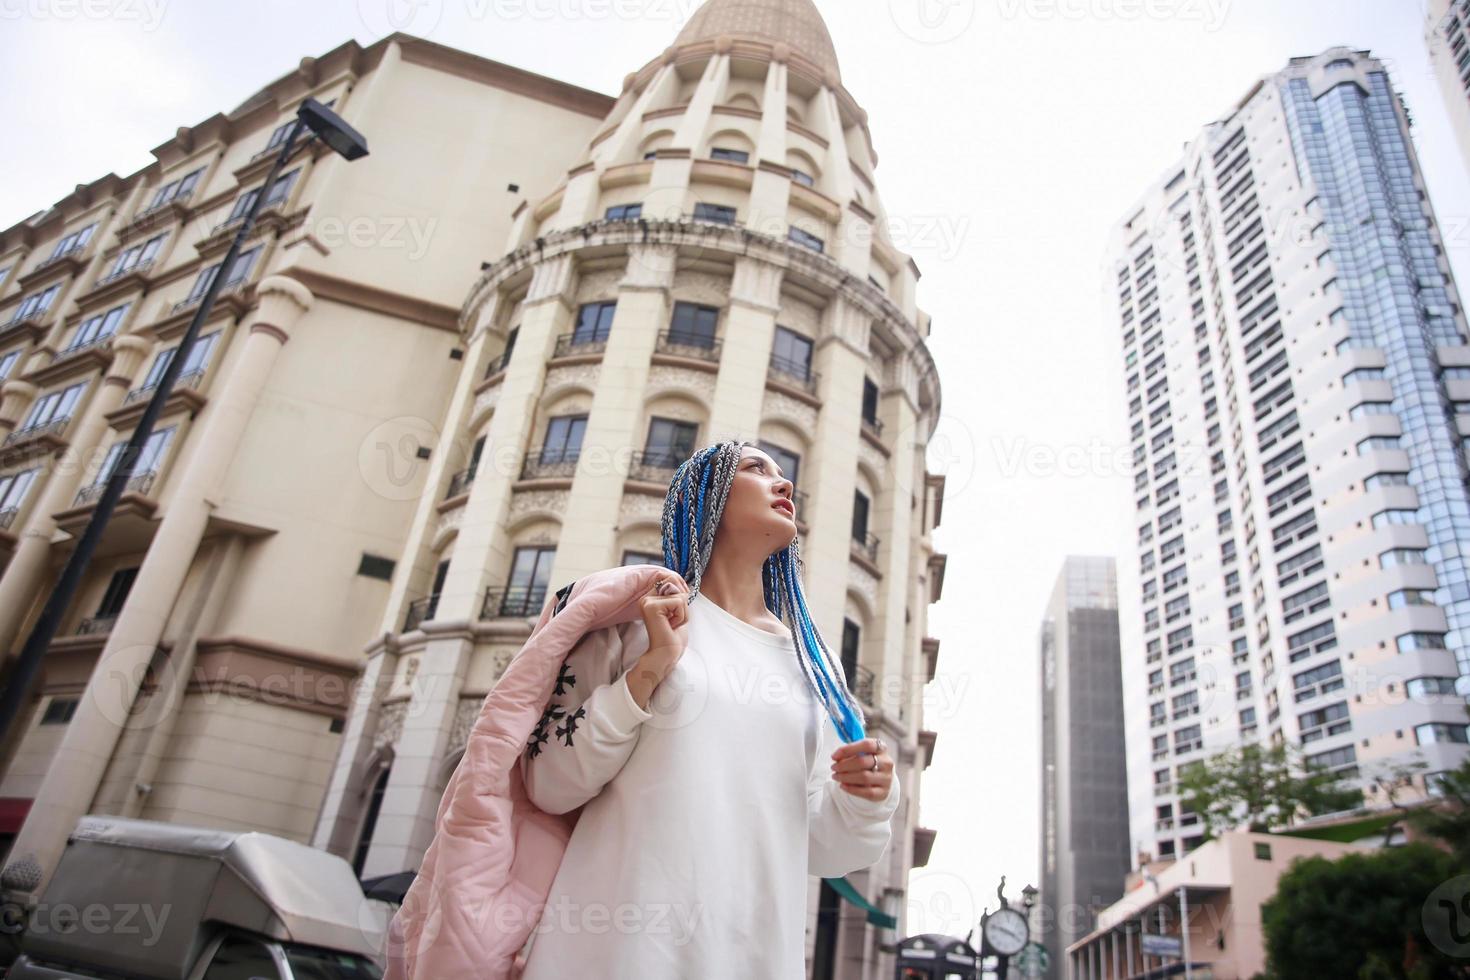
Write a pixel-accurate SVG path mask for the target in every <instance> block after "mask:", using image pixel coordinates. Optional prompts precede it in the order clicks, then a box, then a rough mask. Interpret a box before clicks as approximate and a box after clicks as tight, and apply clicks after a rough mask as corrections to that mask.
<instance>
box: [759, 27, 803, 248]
mask: <svg viewBox="0 0 1470 980" xmlns="http://www.w3.org/2000/svg"><path fill="white" fill-rule="evenodd" d="M790 53H791V52H790V49H789V48H788V47H787V46H786V45H784V44H778V45H777V46H776V50H775V53H774V54H773V55H772V61H771V62H770V64H768V65H767V66H766V89H765V93H764V101H763V103H762V105H761V127H760V133H759V141H758V143H757V144H756V152H755V159H754V160H752V161H751V163H753V164H755V167H756V171H755V180H754V182H753V183H752V185H751V191H750V216H749V218H748V219H747V220H746V224H748V225H749V226H750V227H752V228H754V229H755V230H757V231H759V232H761V233H763V234H767V235H771V236H773V237H775V238H785V237H786V227H787V225H788V223H789V220H788V219H789V216H788V215H787V209H788V208H789V207H790V203H791V176H790V171H789V168H788V167H787V166H786V64H785V62H786V59H787V58H788V57H790ZM814 176H815V175H814Z"/></svg>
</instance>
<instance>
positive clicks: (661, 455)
mask: <svg viewBox="0 0 1470 980" xmlns="http://www.w3.org/2000/svg"><path fill="white" fill-rule="evenodd" d="M691 452H692V450H686V449H682V448H678V447H675V448H672V449H645V450H644V451H643V452H641V453H634V454H633V456H632V457H631V459H630V460H629V462H628V479H630V480H641V481H642V482H644V483H668V482H669V481H670V480H672V479H673V478H674V471H675V470H677V469H678V468H679V464H680V463H682V462H684V460H686V459H688V458H689V455H690V453H691Z"/></svg>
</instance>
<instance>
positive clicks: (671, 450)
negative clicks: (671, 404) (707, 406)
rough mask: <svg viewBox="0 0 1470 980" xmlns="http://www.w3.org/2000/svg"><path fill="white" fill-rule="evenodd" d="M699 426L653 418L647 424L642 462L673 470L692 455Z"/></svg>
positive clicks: (676, 420)
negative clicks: (646, 436)
mask: <svg viewBox="0 0 1470 980" xmlns="http://www.w3.org/2000/svg"><path fill="white" fill-rule="evenodd" d="M698 436H699V426H698V425H696V424H695V423H693V422H681V421H679V420H678V419H661V418H653V419H650V420H649V423H648V441H647V443H645V444H644V447H643V461H644V462H645V463H646V464H648V465H650V466H662V467H666V468H670V469H672V468H674V467H676V466H678V465H679V464H680V463H682V462H684V460H686V459H688V458H689V457H690V456H692V455H694V444H695V441H696V439H697V438H698Z"/></svg>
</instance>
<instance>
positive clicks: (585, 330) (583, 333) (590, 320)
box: [572, 300, 618, 344]
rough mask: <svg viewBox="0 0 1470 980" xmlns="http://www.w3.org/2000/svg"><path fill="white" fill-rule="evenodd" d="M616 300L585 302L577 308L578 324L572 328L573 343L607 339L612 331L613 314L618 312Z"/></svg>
mask: <svg viewBox="0 0 1470 980" xmlns="http://www.w3.org/2000/svg"><path fill="white" fill-rule="evenodd" d="M617 308H618V304H617V301H616V300H613V301H608V302H602V303H583V304H582V305H581V306H580V307H579V308H578V309H577V326H576V327H575V328H574V329H573V330H572V343H573V344H597V343H602V342H603V341H605V340H607V338H608V335H609V334H611V333H612V322H613V314H614V313H616V312H617Z"/></svg>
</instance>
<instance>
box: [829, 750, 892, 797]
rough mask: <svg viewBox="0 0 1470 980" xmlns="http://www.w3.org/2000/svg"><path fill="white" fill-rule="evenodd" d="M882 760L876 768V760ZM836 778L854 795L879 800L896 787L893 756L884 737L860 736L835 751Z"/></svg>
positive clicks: (833, 764)
mask: <svg viewBox="0 0 1470 980" xmlns="http://www.w3.org/2000/svg"><path fill="white" fill-rule="evenodd" d="M874 759H877V760H878V765H877V768H876V769H875V768H873V760H874ZM832 778H834V779H836V780H837V782H838V784H839V785H840V786H841V787H842V788H843V789H844V790H846V791H847V792H849V793H851V794H852V795H853V796H860V797H862V798H863V799H865V800H872V801H873V802H875V803H876V802H878V801H879V800H885V799H887V798H888V791H889V789H890V788H892V786H893V756H891V755H889V754H888V747H887V746H886V745H884V743H883V740H882V739H881V738H860V739H858V740H857V741H856V742H848V743H846V744H845V745H842V746H839V747H838V749H837V751H836V752H833V753H832Z"/></svg>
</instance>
